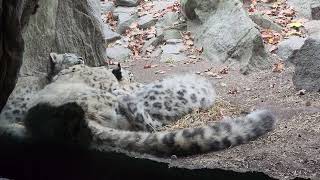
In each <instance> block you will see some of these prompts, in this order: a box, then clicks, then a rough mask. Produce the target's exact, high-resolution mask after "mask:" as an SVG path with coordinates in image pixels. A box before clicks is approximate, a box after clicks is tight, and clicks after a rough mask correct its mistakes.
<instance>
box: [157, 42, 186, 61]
mask: <svg viewBox="0 0 320 180" xmlns="http://www.w3.org/2000/svg"><path fill="white" fill-rule="evenodd" d="M184 48H185V47H184V44H183V43H182V42H177V43H171V44H166V45H164V46H162V47H161V49H162V55H161V60H160V61H162V62H177V61H183V60H186V59H187V57H186V55H185V54H183V53H181V52H182V51H183V50H184Z"/></svg>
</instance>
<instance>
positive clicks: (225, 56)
mask: <svg viewBox="0 0 320 180" xmlns="http://www.w3.org/2000/svg"><path fill="white" fill-rule="evenodd" d="M200 5H201V4H200ZM216 5H217V6H216V8H215V9H214V10H210V9H204V10H203V11H201V10H200V8H199V9H198V10H197V9H196V10H197V11H196V12H197V14H198V15H199V19H200V20H201V21H202V23H201V24H199V23H192V22H190V23H189V26H188V29H189V30H190V31H192V33H193V34H194V35H195V43H196V45H197V44H199V45H200V44H201V45H203V49H204V53H203V55H205V56H206V57H207V58H208V59H210V60H212V61H215V62H216V63H219V62H230V63H231V62H233V61H235V62H239V63H240V64H241V66H242V68H241V72H242V73H243V74H248V73H249V72H250V70H254V69H262V68H267V67H269V66H270V62H269V61H268V58H269V56H268V54H267V52H266V50H265V48H264V44H263V40H262V38H261V35H260V32H259V31H258V30H257V29H256V27H255V26H256V24H255V23H253V22H252V20H251V19H250V18H249V17H248V14H247V12H246V11H245V10H244V9H243V7H242V3H241V2H239V1H238V0H235V1H234V0H225V1H220V2H219V3H218V4H216ZM203 6H204V4H202V6H201V7H203ZM230 12H232V13H230Z"/></svg>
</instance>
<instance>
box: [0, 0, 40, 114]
mask: <svg viewBox="0 0 320 180" xmlns="http://www.w3.org/2000/svg"><path fill="white" fill-rule="evenodd" d="M37 3H38V0H23V1H21V0H20V1H18V0H10V1H6V0H0V92H1V93H0V112H1V110H2V108H3V106H4V105H5V103H6V101H7V98H8V97H9V95H10V94H11V92H12V90H13V89H14V87H15V84H16V81H17V78H18V72H19V70H20V67H21V64H22V57H23V51H24V40H23V37H22V32H23V30H24V28H25V26H26V25H27V23H28V21H29V18H30V16H31V14H34V13H36V11H37Z"/></svg>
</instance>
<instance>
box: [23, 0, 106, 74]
mask: <svg viewBox="0 0 320 180" xmlns="http://www.w3.org/2000/svg"><path fill="white" fill-rule="evenodd" d="M99 3H100V2H99V1H95V0H77V1H72V0H59V1H58V0H57V1H50V0H39V6H40V7H41V8H39V9H38V13H37V14H36V15H35V16H34V17H32V18H31V19H30V26H28V28H27V29H26V31H25V32H24V34H23V36H24V40H25V42H27V43H26V47H25V53H24V59H23V65H22V68H21V71H20V74H21V75H22V76H26V75H37V74H39V73H47V72H48V70H49V68H48V67H50V63H49V53H50V52H58V53H76V54H78V55H80V56H82V57H84V59H85V63H86V64H88V65H91V66H99V65H102V64H104V60H105V59H106V54H105V47H104V43H105V40H104V32H103V26H102V20H101V12H100V8H99ZM35 37H37V38H35Z"/></svg>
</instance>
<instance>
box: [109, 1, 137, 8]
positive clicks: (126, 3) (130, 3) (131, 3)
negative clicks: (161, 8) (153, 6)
mask: <svg viewBox="0 0 320 180" xmlns="http://www.w3.org/2000/svg"><path fill="white" fill-rule="evenodd" d="M140 1H141V0H116V1H115V4H116V5H117V6H126V7H135V6H138V5H139V3H140Z"/></svg>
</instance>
